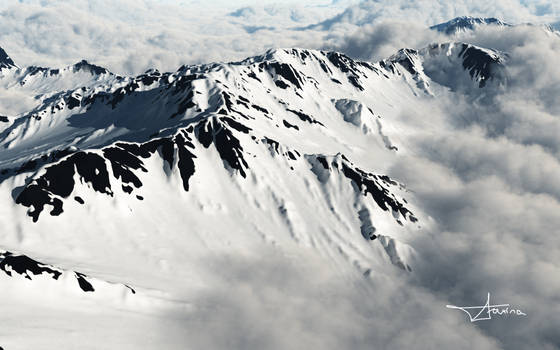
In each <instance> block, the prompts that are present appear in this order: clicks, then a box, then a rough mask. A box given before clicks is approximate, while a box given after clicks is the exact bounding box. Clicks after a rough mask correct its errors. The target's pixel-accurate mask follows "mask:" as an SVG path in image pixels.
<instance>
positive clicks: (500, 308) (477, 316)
mask: <svg viewBox="0 0 560 350" xmlns="http://www.w3.org/2000/svg"><path fill="white" fill-rule="evenodd" d="M446 307H447V308H449V309H457V310H461V311H463V312H466V313H467V315H469V318H470V319H471V322H476V321H484V320H491V319H492V315H506V316H507V315H516V316H527V314H526V313H524V312H523V311H521V310H519V309H514V308H510V305H509V304H496V305H491V304H490V293H488V298H487V299H486V304H484V305H481V306H455V305H446Z"/></svg>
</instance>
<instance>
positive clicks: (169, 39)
mask: <svg viewBox="0 0 560 350" xmlns="http://www.w3.org/2000/svg"><path fill="white" fill-rule="evenodd" d="M466 14H470V15H475V16H496V17H500V18H502V19H504V20H507V21H510V22H512V23H522V22H527V21H531V22H534V23H544V22H546V23H552V22H555V21H558V16H559V14H560V10H559V9H558V6H556V5H553V4H548V3H546V2H544V1H524V2H512V1H505V0H502V1H494V2H488V1H483V0H474V1H473V0H468V1H467V0H463V1H454V2H453V3H450V2H448V1H437V0H421V1H414V2H411V1H404V0H399V1H388V0H383V1H372V0H370V1H362V2H358V1H353V0H340V1H328V0H312V1H311V0H310V1H306V2H303V3H302V2H274V1H267V2H264V3H263V2H258V3H257V2H256V1H241V2H236V5H235V6H232V5H231V3H226V2H224V1H217V0H216V1H204V2H201V1H194V0H189V1H182V2H176V1H155V0H142V1H131V0H125V1H118V2H115V1H107V0H92V1H86V0H77V1H65V0H59V1H39V0H22V1H19V2H18V3H14V2H13V1H9V0H4V1H0V46H1V47H3V48H5V49H6V50H7V51H8V53H9V54H10V55H11V56H12V57H13V58H14V60H15V61H16V62H17V63H18V64H20V65H22V66H27V65H39V66H57V67H58V66H67V65H70V64H73V63H75V62H77V61H79V60H81V59H87V60H90V61H93V62H95V63H96V64H99V65H102V66H105V67H107V68H109V69H110V70H112V71H114V72H116V73H120V74H139V73H141V72H143V71H145V70H147V69H149V68H154V67H155V68H159V69H160V70H165V71H170V70H175V69H176V68H177V67H179V66H180V65H182V64H198V63H208V62H213V61H232V60H240V59H243V58H245V57H247V56H251V55H255V54H259V53H262V52H264V51H265V50H266V49H268V48H272V47H305V48H327V49H329V48H339V49H341V50H346V49H348V50H349V53H352V52H351V49H350V48H347V47H345V46H344V45H343V43H344V42H345V40H346V38H347V37H349V36H352V35H354V34H356V35H358V36H359V35H366V36H367V33H368V32H373V31H376V30H377V29H379V30H380V31H381V32H383V31H385V33H387V35H394V34H395V32H394V31H393V30H391V29H390V28H388V27H383V26H382V27H379V28H377V27H371V26H375V25H377V24H379V23H382V22H384V21H386V20H388V19H392V20H397V21H399V23H401V24H400V26H401V27H403V28H404V30H403V32H405V33H409V32H410V31H414V30H416V29H418V28H420V26H428V25H432V24H434V23H438V22H441V21H445V20H448V19H450V18H452V17H455V16H460V15H466ZM376 28H377V29H376ZM360 33H361V34H360ZM364 33H366V34H364ZM377 35H378V36H381V35H382V34H380V33H377ZM398 35H399V36H400V39H401V40H399V41H397V42H396V44H399V45H404V46H411V47H413V46H414V45H415V44H417V43H418V42H417V41H411V40H406V39H407V37H406V36H403V35H402V34H398ZM424 36H425V37H424V39H425V40H427V39H429V34H425V35H424ZM354 40H358V39H354ZM385 40H388V39H387V38H385ZM385 46H386V48H385V49H383V50H380V51H379V54H385V53H386V52H389V48H390V47H391V48H392V47H393V46H390V45H388V44H386V45H385ZM370 47H371V45H370ZM361 56H363V55H360V57H361ZM375 57H377V56H375Z"/></svg>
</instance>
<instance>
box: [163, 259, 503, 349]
mask: <svg viewBox="0 0 560 350" xmlns="http://www.w3.org/2000/svg"><path fill="white" fill-rule="evenodd" d="M296 252H297V251H290V254H289V255H287V254H285V253H282V252H279V251H276V250H268V251H264V252H260V256H259V257H256V256H240V255H233V254H232V255H222V256H221V257H219V258H216V257H214V258H209V259H208V260H205V261H203V262H202V263H201V264H202V265H204V267H205V268H203V271H206V273H205V276H210V277H209V278H207V279H206V281H205V282H206V283H207V285H206V287H205V288H203V289H201V290H200V291H199V293H197V294H196V295H194V296H192V297H190V298H185V299H188V300H191V301H192V305H195V306H194V308H193V309H191V310H188V311H181V310H180V309H172V310H169V312H168V313H167V314H166V315H165V318H166V319H172V320H175V321H174V322H176V323H178V324H181V325H183V327H180V329H182V330H183V331H182V334H181V335H180V336H181V337H183V339H184V344H190V345H191V346H193V347H196V348H211V349H217V348H228V349H262V348H267V349H300V348H314V349H326V350H327V349H371V347H372V346H373V345H375V347H377V348H380V349H406V348H410V347H411V345H412V344H415V345H414V348H416V349H434V348H454V349H471V348H472V346H476V348H477V349H499V348H500V347H499V345H498V343H497V342H496V341H495V340H493V339H491V338H489V337H487V336H485V335H484V334H483V333H482V332H480V331H479V330H478V329H477V328H476V327H473V326H472V325H470V324H469V323H465V322H464V320H463V317H462V316H461V315H459V314H455V313H450V312H448V310H447V309H446V308H445V307H444V305H445V300H444V299H437V298H434V297H433V296H432V295H430V294H429V293H426V292H424V291H423V289H422V288H418V287H415V286H412V285H410V284H407V282H406V278H403V276H404V274H405V272H402V271H400V270H398V269H389V270H388V271H385V272H383V271H380V272H379V273H375V275H372V276H370V277H369V278H366V277H364V276H362V275H360V274H358V273H357V272H356V271H347V273H345V274H339V272H337V271H338V270H336V269H332V266H330V264H329V263H328V262H327V261H325V260H323V258H319V257H318V256H317V255H315V253H312V252H305V251H299V253H296ZM300 253H301V254H302V255H298V254H300ZM404 277H405V276H404ZM158 331H159V332H164V333H165V332H167V331H168V330H166V329H160V330H158ZM435 334H437V336H434V335H435ZM175 336H177V335H170V337H175Z"/></svg>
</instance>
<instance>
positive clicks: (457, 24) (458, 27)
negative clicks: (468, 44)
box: [430, 16, 511, 35]
mask: <svg viewBox="0 0 560 350" xmlns="http://www.w3.org/2000/svg"><path fill="white" fill-rule="evenodd" d="M482 25H494V26H501V27H510V26H511V25H510V24H508V23H505V22H502V21H501V20H499V19H497V18H494V17H487V18H482V17H472V16H461V17H456V18H453V19H452V20H449V21H447V22H444V23H440V24H436V25H433V26H431V27H430V29H433V30H437V31H438V32H441V33H445V34H447V35H452V34H457V33H460V32H465V31H468V30H474V29H476V27H478V26H482Z"/></svg>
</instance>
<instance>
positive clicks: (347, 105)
mask: <svg viewBox="0 0 560 350" xmlns="http://www.w3.org/2000/svg"><path fill="white" fill-rule="evenodd" d="M1 52H2V53H3V51H1ZM3 57H4V58H3V59H2V60H1V61H2V62H3V64H4V65H3V68H2V71H0V86H1V87H2V88H3V89H5V90H7V91H17V92H18V94H20V95H22V96H27V97H28V101H29V103H28V104H26V105H25V106H21V109H22V110H21V111H20V112H18V113H11V114H10V113H6V112H5V111H2V110H0V115H3V117H2V119H0V150H1V151H0V203H1V205H0V222H1V226H2V228H3V229H2V231H1V232H0V249H1V252H2V253H0V270H2V271H3V272H4V273H5V274H0V279H2V280H3V281H4V282H5V285H7V286H9V285H11V284H10V283H14V284H13V286H14V287H13V288H16V289H17V288H24V287H22V285H21V284H20V282H17V283H16V282H12V281H13V280H16V279H19V280H26V281H27V280H32V282H35V281H39V283H40V285H41V286H42V287H41V288H47V289H49V290H55V291H56V292H55V294H57V295H58V294H59V293H61V292H60V291H63V292H64V295H72V298H80V297H77V296H75V294H73V293H75V292H80V293H81V292H88V295H89V294H96V293H101V294H102V295H103V296H104V298H105V297H107V298H109V300H110V303H117V304H118V305H120V306H119V307H123V308H124V307H132V306H134V307H136V306H137V305H138V304H137V303H141V304H142V305H144V306H146V305H151V306H153V305H159V304H160V303H172V302H176V299H177V298H179V297H178V295H182V293H185V291H184V287H183V286H184V284H185V283H181V284H180V286H178V284H177V283H176V281H177V280H181V281H188V283H187V284H189V285H190V286H191V287H192V288H194V289H196V288H197V286H200V285H201V284H202V283H204V282H203V281H204V280H205V278H207V276H204V271H200V270H198V269H196V268H194V266H197V265H198V264H199V261H201V260H203V259H204V258H205V257H207V256H208V255H209V254H210V255H219V254H226V253H228V252H231V251H236V252H247V251H251V252H254V251H261V250H262V249H265V248H264V247H268V248H272V249H282V250H285V251H290V249H291V247H299V248H302V249H305V250H306V251H307V250H309V251H312V252H314V254H317V255H319V256H322V257H325V258H327V260H328V261H330V262H331V263H332V266H333V269H343V270H352V271H354V272H356V273H358V274H364V275H366V276H368V275H370V274H372V273H375V271H376V270H379V269H388V268H393V267H396V268H397V269H400V270H402V271H411V270H412V271H413V270H414V261H415V259H416V256H415V251H414V247H413V246H411V244H410V241H411V239H412V238H413V237H416V235H417V234H418V228H419V227H429V226H430V225H431V224H432V223H431V218H430V217H428V216H427V215H426V214H425V213H424V212H423V210H422V208H421V207H418V206H417V205H416V201H415V198H414V193H413V192H412V191H411V190H410V189H409V188H407V185H406V184H405V183H402V182H401V181H399V179H394V178H391V177H389V176H387V172H388V170H389V169H390V167H391V165H392V164H394V161H395V160H396V159H397V158H398V157H403V156H407V155H410V154H413V153H414V149H412V148H411V141H410V137H411V136H412V135H414V134H415V133H416V132H417V128H418V127H419V126H418V124H414V123H413V124H411V123H409V120H408V118H406V117H403V116H404V115H406V114H407V113H410V111H411V110H415V109H417V110H423V108H422V106H424V105H425V104H426V103H431V101H433V100H434V99H435V98H437V96H440V95H445V94H453V93H456V92H458V91H460V92H461V93H464V94H465V95H467V96H468V95H472V96H474V97H477V96H479V95H481V94H483V91H484V90H485V89H487V88H488V87H489V86H494V85H496V86H499V85H503V84H506V83H507V75H506V74H505V67H506V65H507V59H508V57H507V54H506V53H502V52H498V51H495V50H491V49H486V48H480V47H476V46H473V45H469V44H465V43H459V42H449V43H443V44H433V45H430V46H428V47H426V48H423V49H420V50H413V49H402V50H400V51H399V52H397V53H396V54H395V55H393V56H391V57H389V58H387V59H385V60H383V61H380V62H377V63H370V62H362V61H356V60H353V59H351V58H349V57H347V56H345V55H343V54H341V53H337V52H325V51H314V50H304V49H278V50H270V51H268V52H266V53H265V54H263V55H260V56H255V57H251V58H248V59H246V60H243V61H240V62H232V63H213V64H206V65H198V66H182V67H180V68H179V69H178V70H177V71H175V72H165V73H162V72H159V71H157V70H150V71H147V72H145V73H144V74H142V75H139V76H136V77H123V76H119V75H116V74H113V73H111V72H109V71H108V70H106V69H104V68H102V67H98V66H96V65H93V64H90V63H87V62H85V61H82V62H80V63H77V64H75V65H73V66H70V67H66V68H61V69H51V68H39V67H27V68H19V67H18V66H17V65H16V64H15V63H14V62H12V61H11V59H9V58H8V56H7V55H6V54H4V53H3ZM424 119H425V120H423V121H422V123H423V125H422V128H426V129H430V128H432V129H434V130H437V128H438V126H437V125H433V124H431V123H430V120H429V118H424ZM25 286H26V287H25V288H31V289H32V288H33V286H32V285H29V284H26V285H25ZM18 290H19V289H18ZM26 290H28V289H26ZM100 291H101V292H100ZM68 293H70V294H68ZM103 300H106V299H103ZM131 300H134V301H131ZM104 302H105V301H104ZM126 305H128V306H126ZM131 305H132V306H131Z"/></svg>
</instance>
